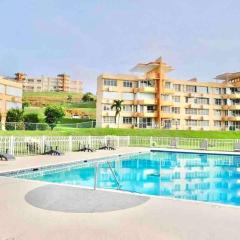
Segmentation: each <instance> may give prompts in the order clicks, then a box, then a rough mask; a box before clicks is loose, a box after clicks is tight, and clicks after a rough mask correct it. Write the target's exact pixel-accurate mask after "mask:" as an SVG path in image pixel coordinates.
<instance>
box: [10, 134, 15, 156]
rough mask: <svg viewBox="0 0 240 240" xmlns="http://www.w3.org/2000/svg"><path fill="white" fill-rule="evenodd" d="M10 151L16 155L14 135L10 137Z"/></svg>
mask: <svg viewBox="0 0 240 240" xmlns="http://www.w3.org/2000/svg"><path fill="white" fill-rule="evenodd" d="M9 152H10V154H12V155H14V136H11V137H10V142H9Z"/></svg>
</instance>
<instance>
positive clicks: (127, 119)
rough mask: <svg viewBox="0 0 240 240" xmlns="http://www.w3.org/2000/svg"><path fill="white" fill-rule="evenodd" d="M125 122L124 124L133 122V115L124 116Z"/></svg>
mask: <svg viewBox="0 0 240 240" xmlns="http://www.w3.org/2000/svg"><path fill="white" fill-rule="evenodd" d="M123 123H124V124H132V118H131V117H123Z"/></svg>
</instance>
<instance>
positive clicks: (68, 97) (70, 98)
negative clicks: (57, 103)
mask: <svg viewBox="0 0 240 240" xmlns="http://www.w3.org/2000/svg"><path fill="white" fill-rule="evenodd" d="M72 99H73V97H72V95H70V94H69V95H68V96H67V101H68V102H69V103H71V102H72Z"/></svg>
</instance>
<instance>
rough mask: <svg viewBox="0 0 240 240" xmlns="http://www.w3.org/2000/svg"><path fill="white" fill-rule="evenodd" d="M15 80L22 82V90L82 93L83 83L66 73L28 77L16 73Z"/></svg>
mask: <svg viewBox="0 0 240 240" xmlns="http://www.w3.org/2000/svg"><path fill="white" fill-rule="evenodd" d="M15 79H16V81H19V82H20V81H21V82H22V83H23V91H24V92H73V93H82V91H83V83H82V81H79V80H72V79H71V78H70V76H69V75H67V74H58V75H57V77H46V76H41V77H30V76H27V75H26V74H25V73H16V74H15Z"/></svg>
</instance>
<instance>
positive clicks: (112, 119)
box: [103, 116, 116, 123]
mask: <svg viewBox="0 0 240 240" xmlns="http://www.w3.org/2000/svg"><path fill="white" fill-rule="evenodd" d="M103 122H104V123H116V122H115V117H112V116H111V117H103Z"/></svg>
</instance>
